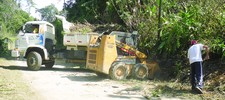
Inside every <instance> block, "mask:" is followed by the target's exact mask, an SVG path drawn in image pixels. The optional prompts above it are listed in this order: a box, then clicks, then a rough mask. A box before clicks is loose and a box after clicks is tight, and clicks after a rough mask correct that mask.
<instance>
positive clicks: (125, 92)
mask: <svg viewBox="0 0 225 100" xmlns="http://www.w3.org/2000/svg"><path fill="white" fill-rule="evenodd" d="M60 62H63V61H62V60H61V61H60V60H58V61H57V63H56V65H55V66H54V68H53V69H49V70H48V69H45V68H44V67H43V68H41V69H40V70H39V71H30V70H27V67H26V62H25V61H16V64H17V65H18V69H19V70H21V72H22V74H23V77H24V79H25V80H26V81H27V83H28V85H30V86H31V88H32V89H33V90H34V91H36V93H37V94H38V95H39V96H38V98H32V99H33V100H34V99H36V100H39V99H42V100H75V99H76V100H128V99H129V100H146V99H145V98H144V97H143V96H142V95H141V93H140V90H138V89H137V90H135V89H131V88H132V86H130V85H126V84H123V82H121V81H113V80H110V79H108V78H102V77H98V76H96V74H95V73H93V72H92V71H88V70H85V69H77V68H73V67H72V65H68V64H67V65H63V64H62V63H60Z"/></svg>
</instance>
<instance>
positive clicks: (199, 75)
mask: <svg viewBox="0 0 225 100" xmlns="http://www.w3.org/2000/svg"><path fill="white" fill-rule="evenodd" d="M191 86H192V89H194V88H195V87H199V88H203V72H202V62H194V63H192V64H191Z"/></svg>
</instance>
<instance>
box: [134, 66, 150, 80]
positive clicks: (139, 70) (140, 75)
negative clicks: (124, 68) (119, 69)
mask: <svg viewBox="0 0 225 100" xmlns="http://www.w3.org/2000/svg"><path fill="white" fill-rule="evenodd" d="M147 76H148V67H147V66H146V65H144V64H141V63H138V64H136V65H134V66H133V68H132V77H133V78H135V79H145V78H146V77H147Z"/></svg>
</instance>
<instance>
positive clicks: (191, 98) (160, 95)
mask: <svg viewBox="0 0 225 100" xmlns="http://www.w3.org/2000/svg"><path fill="white" fill-rule="evenodd" d="M120 83H122V84H126V85H130V86H131V88H129V89H125V90H127V91H136V92H140V94H141V95H143V96H145V97H146V98H147V99H149V100H163V99H173V100H174V99H175V100H225V95H224V94H223V93H221V92H218V91H209V90H208V88H209V86H205V87H204V90H203V91H204V94H196V93H193V92H192V91H191V87H190V84H189V83H179V82H169V81H159V80H142V81H141V80H135V79H129V80H124V81H120Z"/></svg>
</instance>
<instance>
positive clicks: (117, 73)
mask: <svg viewBox="0 0 225 100" xmlns="http://www.w3.org/2000/svg"><path fill="white" fill-rule="evenodd" d="M109 76H110V78H111V79H113V80H124V79H126V77H127V76H128V70H127V68H126V66H125V63H123V62H114V63H113V64H112V66H111V67H110V69H109Z"/></svg>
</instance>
